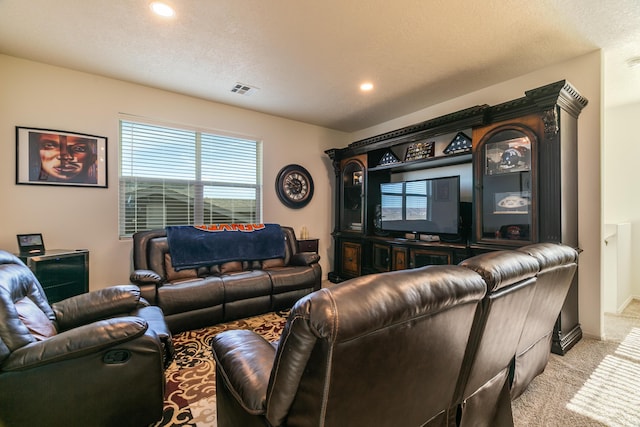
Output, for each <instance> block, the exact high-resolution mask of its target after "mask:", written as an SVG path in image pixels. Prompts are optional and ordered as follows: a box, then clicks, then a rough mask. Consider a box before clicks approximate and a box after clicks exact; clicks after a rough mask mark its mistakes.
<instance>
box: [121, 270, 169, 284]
mask: <svg viewBox="0 0 640 427" xmlns="http://www.w3.org/2000/svg"><path fill="white" fill-rule="evenodd" d="M129 280H130V281H131V282H132V283H135V284H140V285H149V284H155V285H160V284H162V277H161V276H160V275H159V274H158V273H156V272H155V271H153V270H135V271H134V272H133V273H131V275H130V276H129Z"/></svg>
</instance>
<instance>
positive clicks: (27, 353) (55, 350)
mask: <svg viewBox="0 0 640 427" xmlns="http://www.w3.org/2000/svg"><path fill="white" fill-rule="evenodd" d="M147 328H148V325H147V322H146V321H145V320H144V319H142V318H139V317H118V318H114V319H107V320H101V321H99V322H94V323H91V324H88V325H84V326H80V327H78V328H75V329H71V330H69V331H67V332H62V333H60V334H58V335H54V336H52V337H50V338H48V339H46V340H43V341H38V342H34V343H31V344H28V345H26V346H24V347H21V348H19V349H17V350H15V351H14V352H12V353H11V355H10V356H9V358H7V359H6V360H5V362H4V363H3V364H2V370H3V371H5V372H7V371H17V370H24V369H30V368H34V367H37V366H41V365H46V364H49V363H55V362H60V361H63V360H69V359H74V358H77V357H82V356H84V355H86V354H91V353H97V352H99V351H101V350H103V349H105V348H108V347H113V346H115V345H120V344H122V343H124V342H127V341H131V340H133V339H136V338H138V337H140V336H142V335H144V334H145V332H146V331H147Z"/></svg>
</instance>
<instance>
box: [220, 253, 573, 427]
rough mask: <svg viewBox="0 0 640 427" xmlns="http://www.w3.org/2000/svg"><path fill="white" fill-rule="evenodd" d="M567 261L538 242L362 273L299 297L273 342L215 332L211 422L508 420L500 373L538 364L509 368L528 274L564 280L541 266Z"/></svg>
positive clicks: (532, 288) (523, 315)
mask: <svg viewBox="0 0 640 427" xmlns="http://www.w3.org/2000/svg"><path fill="white" fill-rule="evenodd" d="M571 253H573V256H571ZM529 254H531V255H529ZM576 259H577V253H576V252H575V250H573V249H571V248H567V247H566V246H561V245H548V244H541V245H531V246H529V247H527V248H523V249H522V250H519V251H515V250H512V251H498V252H492V253H487V254H483V255H478V256H476V257H473V258H470V259H468V260H466V261H464V262H463V263H462V265H458V266H433V267H424V268H419V269H413V270H404V271H396V272H390V273H380V274H373V275H369V276H363V277H359V278H356V279H352V280H349V281H346V282H343V283H340V284H338V285H333V286H331V287H329V288H325V289H322V290H320V291H318V292H314V293H313V294H311V295H309V296H307V297H305V298H303V299H301V300H300V301H298V302H297V303H296V304H295V306H294V307H293V309H292V311H291V314H290V317H289V318H288V320H287V324H286V326H285V328H284V330H283V333H282V336H281V338H280V340H279V342H278V343H275V344H274V345H272V344H270V343H268V342H267V341H266V340H264V339H263V338H261V337H260V336H259V335H257V334H255V333H253V332H250V331H226V332H223V333H221V334H219V335H217V336H216V337H215V338H214V339H213V341H212V347H213V353H214V357H215V359H216V396H217V397H216V401H217V417H218V426H219V427H230V426H238V425H242V426H317V425H323V426H325V427H330V426H344V425H349V426H371V425H376V426H398V425H422V426H426V425H429V426H431V425H464V426H468V425H474V426H510V425H513V417H512V414H511V399H510V386H511V381H510V377H509V373H510V372H513V370H514V367H515V369H516V372H517V370H518V369H522V370H523V371H524V372H529V371H530V368H529V367H528V366H529V363H533V364H534V365H537V364H538V363H539V362H538V359H537V358H536V357H532V358H531V359H529V358H528V357H523V358H521V362H522V363H524V364H521V365H519V366H515V360H516V355H517V354H527V352H524V353H518V352H519V348H520V347H519V345H520V344H521V343H523V337H526V336H527V334H523V330H525V329H527V328H528V327H529V324H528V323H527V322H528V321H531V320H532V319H535V316H532V315H530V314H532V313H533V311H532V310H531V309H530V308H531V304H532V301H534V295H536V293H537V288H536V285H537V281H538V280H539V279H540V280H547V279H549V283H550V285H549V286H547V287H545V288H546V289H549V288H553V287H554V286H557V287H560V288H564V286H565V283H564V281H567V280H568V281H571V280H572V276H573V275H572V274H552V275H549V276H547V275H546V273H545V271H548V270H549V268H551V270H556V269H559V270H561V271H563V272H564V271H565V269H564V267H562V266H563V265H568V266H569V267H567V269H568V270H566V271H569V270H571V269H572V268H573V267H572V266H573V265H574V264H575V261H576ZM552 276H553V277H554V279H551V277H552ZM552 282H555V284H553V283H552ZM545 292H547V291H546V290H544V289H541V290H540V293H541V294H543V293H545ZM555 295H556V297H558V298H561V299H562V295H561V293H560V294H558V293H555ZM561 305H562V304H561V303H560V305H558V304H554V307H556V309H557V311H558V312H559V310H560V306H561ZM558 312H556V313H555V317H557V315H558ZM534 322H535V320H534ZM545 330H546V329H545ZM534 335H537V334H534ZM545 337H546V335H545ZM534 340H535V339H534ZM545 340H546V338H544V339H543V342H545V343H548V341H545ZM536 342H538V341H536ZM542 345H543V344H540V346H542ZM544 345H548V346H547V347H545V348H546V351H547V352H549V351H550V344H544ZM536 353H538V350H536V351H534V353H532V356H533V355H534V354H536ZM532 360H533V362H531V361H532ZM516 377H517V374H516Z"/></svg>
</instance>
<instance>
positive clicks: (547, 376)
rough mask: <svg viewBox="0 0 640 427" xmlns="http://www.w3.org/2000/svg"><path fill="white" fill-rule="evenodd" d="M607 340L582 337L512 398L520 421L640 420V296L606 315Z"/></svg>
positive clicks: (612, 422) (582, 423) (623, 422)
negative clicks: (517, 397) (622, 310)
mask: <svg viewBox="0 0 640 427" xmlns="http://www.w3.org/2000/svg"><path fill="white" fill-rule="evenodd" d="M605 336H606V339H607V340H606V341H597V340H591V339H582V340H581V341H580V342H578V343H577V344H576V345H575V347H574V348H572V349H571V350H570V351H569V352H568V353H567V354H566V355H565V356H557V355H554V354H552V355H551V359H550V360H549V364H548V365H547V368H546V369H545V372H544V373H542V374H541V375H539V376H538V377H536V378H535V379H534V380H533V381H532V383H531V384H530V385H529V388H528V389H527V390H526V391H525V392H524V393H523V395H522V396H520V398H519V399H517V400H515V401H514V402H513V416H514V421H515V425H516V426H517V427H525V426H563V427H564V426H569V427H570V426H580V427H582V426H621V427H622V426H624V427H627V426H628V427H632V426H633V427H637V426H640V301H634V302H633V303H632V304H630V306H629V307H628V308H627V309H626V310H625V311H624V312H623V313H622V315H619V316H616V315H606V316H605Z"/></svg>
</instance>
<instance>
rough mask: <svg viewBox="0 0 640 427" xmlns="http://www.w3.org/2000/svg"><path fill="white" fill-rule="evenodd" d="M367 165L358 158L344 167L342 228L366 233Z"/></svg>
mask: <svg viewBox="0 0 640 427" xmlns="http://www.w3.org/2000/svg"><path fill="white" fill-rule="evenodd" d="M365 176H366V174H365V167H364V165H363V164H362V163H361V162H360V161H359V160H356V159H352V160H349V161H347V162H346V163H345V165H344V167H343V168H342V199H341V201H340V202H341V205H342V206H341V213H342V216H341V221H340V224H341V228H342V230H343V231H349V232H354V233H364V232H365V231H366V230H365V228H364V226H365V224H364V207H365V203H364V200H365V199H364V194H365V193H364V192H365Z"/></svg>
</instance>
